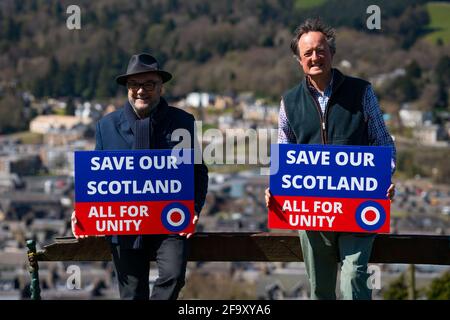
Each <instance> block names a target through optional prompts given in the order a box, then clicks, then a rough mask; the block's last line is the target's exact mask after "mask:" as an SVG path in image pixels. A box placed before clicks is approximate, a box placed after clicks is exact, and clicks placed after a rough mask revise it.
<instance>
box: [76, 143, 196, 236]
mask: <svg viewBox="0 0 450 320" xmlns="http://www.w3.org/2000/svg"><path fill="white" fill-rule="evenodd" d="M183 151H184V152H191V156H192V151H191V150H183ZM190 159H193V158H192V157H191V158H190ZM182 160H183V159H182V158H180V157H178V156H177V152H173V150H139V151H138V150H133V151H80V152H76V153H75V200H76V204H75V212H76V215H75V213H74V214H73V215H72V227H73V230H74V234H75V235H76V236H77V237H84V236H91V235H95V236H98V235H126V234H130V235H131V234H173V233H179V234H181V235H187V236H188V237H190V236H191V235H192V233H193V232H194V230H195V226H194V225H195V223H197V221H198V216H197V214H196V213H195V212H194V190H193V189H192V187H191V186H192V181H193V164H192V163H191V162H190V161H186V162H189V163H185V162H184V161H182Z"/></svg>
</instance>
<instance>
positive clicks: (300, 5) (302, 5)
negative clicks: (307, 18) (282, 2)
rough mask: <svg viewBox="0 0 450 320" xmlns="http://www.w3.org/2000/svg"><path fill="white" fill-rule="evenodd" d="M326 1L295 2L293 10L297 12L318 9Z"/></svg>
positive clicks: (308, 0)
mask: <svg viewBox="0 0 450 320" xmlns="http://www.w3.org/2000/svg"><path fill="white" fill-rule="evenodd" d="M326 1H327V0H295V3H294V9H296V10H299V9H309V8H313V7H318V6H320V5H321V4H323V3H325V2H326Z"/></svg>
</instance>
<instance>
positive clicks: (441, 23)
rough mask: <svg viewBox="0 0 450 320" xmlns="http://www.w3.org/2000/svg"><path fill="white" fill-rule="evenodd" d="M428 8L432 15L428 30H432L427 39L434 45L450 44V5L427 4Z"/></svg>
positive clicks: (439, 3) (441, 3)
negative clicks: (438, 43)
mask: <svg viewBox="0 0 450 320" xmlns="http://www.w3.org/2000/svg"><path fill="white" fill-rule="evenodd" d="M426 8H427V10H428V14H429V15H430V24H429V25H428V28H429V29H430V30H432V32H431V33H430V34H428V35H426V38H427V39H429V40H430V41H431V42H432V43H437V42H438V41H442V43H444V44H450V3H443V2H431V3H427V4H426Z"/></svg>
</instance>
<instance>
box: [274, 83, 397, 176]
mask: <svg viewBox="0 0 450 320" xmlns="http://www.w3.org/2000/svg"><path fill="white" fill-rule="evenodd" d="M307 83H308V81H307ZM332 86H333V77H332V78H331V81H330V84H329V85H328V86H327V88H326V89H325V91H324V93H323V95H322V94H321V93H320V92H319V91H318V90H316V88H314V87H313V86H312V85H309V88H310V92H311V93H312V95H313V98H314V99H316V101H317V102H318V103H319V105H320V108H321V110H322V114H324V113H325V108H326V105H327V103H328V100H329V99H330V97H331V92H332V90H331V89H332ZM363 109H364V117H365V118H366V119H368V122H367V125H368V134H369V140H370V141H373V144H372V145H374V146H392V161H391V168H392V174H394V171H395V161H396V150H395V144H394V141H393V140H392V137H391V135H390V134H389V132H388V131H387V128H386V125H385V123H384V120H383V114H382V113H381V109H380V106H379V104H378V100H377V97H376V96H375V92H374V91H373V88H372V86H370V85H369V86H367V89H366V92H365V94H364V97H363ZM278 143H297V141H296V138H295V134H294V131H293V130H292V128H291V126H290V125H289V122H288V119H287V116H286V112H285V110H284V102H283V100H281V103H280V113H279V116H278Z"/></svg>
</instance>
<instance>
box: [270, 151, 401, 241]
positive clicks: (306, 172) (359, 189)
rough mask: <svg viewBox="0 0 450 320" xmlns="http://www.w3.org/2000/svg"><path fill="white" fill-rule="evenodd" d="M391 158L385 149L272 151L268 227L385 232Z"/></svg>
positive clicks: (390, 194) (389, 196)
mask: <svg viewBox="0 0 450 320" xmlns="http://www.w3.org/2000/svg"><path fill="white" fill-rule="evenodd" d="M274 147H279V152H278V153H277V152H275V151H274V150H275V148H274ZM391 154H392V151H391V148H390V147H360V146H321V145H297V144H281V145H278V146H272V155H273V156H272V159H271V163H272V165H271V171H272V172H271V177H270V191H269V190H266V204H267V206H268V207H269V228H278V229H299V230H300V229H301V230H317V231H341V232H373V233H389V211H390V200H388V199H391V198H392V196H393V194H394V186H393V185H392V184H391V182H390V180H391V168H390V161H391ZM274 155H278V157H276V156H274ZM386 190H387V191H386ZM386 192H387V193H386ZM387 198H388V199H387Z"/></svg>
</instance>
